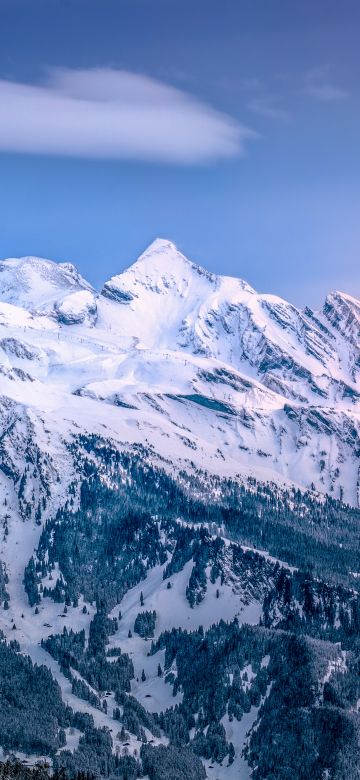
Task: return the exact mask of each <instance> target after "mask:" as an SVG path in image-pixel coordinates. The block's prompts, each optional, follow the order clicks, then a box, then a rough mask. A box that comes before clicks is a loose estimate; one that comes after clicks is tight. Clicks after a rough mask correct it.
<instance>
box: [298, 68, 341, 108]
mask: <svg viewBox="0 0 360 780" xmlns="http://www.w3.org/2000/svg"><path fill="white" fill-rule="evenodd" d="M330 71H331V68H330V65H329V64H326V65H318V66H316V67H315V68H311V69H310V70H308V71H307V73H305V75H304V85H303V87H302V90H301V91H302V92H303V93H304V94H305V95H308V96H309V97H312V98H314V99H315V100H320V101H322V102H324V103H331V102H333V101H337V100H346V99H347V98H348V97H349V93H348V92H347V91H346V90H345V89H342V88H341V87H338V86H336V85H335V84H333V83H332V79H331V75H330ZM329 76H330V78H329ZM330 79H331V80H330Z"/></svg>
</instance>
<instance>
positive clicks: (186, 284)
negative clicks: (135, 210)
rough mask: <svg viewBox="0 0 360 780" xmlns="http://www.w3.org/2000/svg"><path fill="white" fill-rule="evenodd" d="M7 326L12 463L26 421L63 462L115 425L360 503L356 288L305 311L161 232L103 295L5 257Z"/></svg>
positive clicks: (60, 269)
mask: <svg viewBox="0 0 360 780" xmlns="http://www.w3.org/2000/svg"><path fill="white" fill-rule="evenodd" d="M0 329H1V330H0V349H1V351H0V360H1V363H0V366H1V377H2V378H1V388H2V393H1V394H2V421H3V423H2V424H3V426H4V427H3V438H2V443H3V445H2V446H3V452H4V457H5V458H6V457H8V454H7V453H9V452H13V448H14V447H16V445H15V443H14V442H12V443H11V442H10V439H11V437H15V431H16V429H17V428H18V427H19V425H20V423H19V420H23V421H24V422H23V423H22V425H23V426H24V425H25V426H26V427H27V429H28V428H29V427H30V428H31V430H32V439H33V441H36V443H37V446H39V448H40V450H42V449H43V448H44V446H45V442H46V441H47V439H49V446H50V447H53V442H54V441H55V439H54V436H56V437H57V439H56V442H57V443H56V448H55V449H56V453H54V458H55V461H56V458H57V457H58V458H59V459H60V462H62V459H63V457H66V454H65V455H64V454H63V448H64V447H65V450H66V442H68V441H71V438H72V436H73V434H74V431H77V432H79V431H80V430H81V431H83V432H85V433H99V432H101V434H104V432H106V436H108V437H109V438H110V439H112V440H114V441H116V442H119V443H122V444H124V443H126V442H127V443H129V444H134V443H142V444H146V446H150V447H151V448H152V449H153V451H154V453H156V454H157V455H159V456H161V457H165V458H167V459H169V460H170V461H171V462H172V463H173V464H174V465H175V466H176V467H181V468H183V467H185V468H190V464H191V463H195V464H196V465H197V466H199V467H201V468H205V469H208V470H209V471H210V472H212V473H218V474H220V473H221V474H223V475H234V474H246V475H248V474H253V475H255V476H257V477H258V478H260V479H264V480H266V479H271V480H274V481H275V482H279V483H283V482H287V481H292V482H294V483H296V484H297V485H299V486H301V487H303V488H309V487H311V486H312V487H315V488H316V490H319V491H321V492H328V493H330V494H331V495H332V496H334V497H340V498H343V499H344V500H346V501H348V502H350V503H351V504H353V505H355V506H356V505H358V503H359V453H360V416H359V415H360V338H359V332H360V302H359V301H357V300H356V299H354V298H352V297H351V296H349V295H346V294H344V293H339V292H337V293H333V294H330V295H329V296H328V297H327V299H326V301H325V304H324V307H323V310H322V311H321V312H313V311H311V310H310V309H308V308H306V309H305V310H304V311H302V310H299V309H297V308H296V307H295V306H293V305H292V304H290V303H287V302H286V301H284V300H283V299H281V298H278V297H276V296H274V295H264V294H258V293H256V292H255V290H253V289H252V288H251V287H250V286H249V285H248V284H247V283H246V282H244V281H242V280H239V279H233V278H230V277H222V276H217V275H215V274H212V273H209V272H208V271H206V270H205V269H203V268H201V267H200V266H197V265H196V264H194V263H192V262H191V261H189V260H188V259H187V258H185V257H184V256H183V255H182V254H181V253H180V252H179V251H178V250H177V249H176V247H175V246H174V245H173V244H172V243H171V242H168V241H164V240H161V239H157V240H156V241H154V242H153V244H151V246H150V247H149V248H148V249H147V250H146V251H145V252H144V254H143V255H141V257H140V258H139V259H138V260H137V261H136V262H135V263H134V264H133V265H131V266H130V267H129V268H128V269H127V270H125V271H124V272H122V273H120V274H119V275H117V276H114V277H112V279H110V280H109V281H108V282H106V283H105V284H104V286H103V289H102V291H101V292H100V293H97V292H96V291H95V290H94V289H93V288H92V287H91V285H90V284H88V283H87V282H86V281H85V280H84V279H83V278H82V277H81V276H80V274H79V273H78V272H77V271H76V269H75V268H74V267H73V266H72V265H70V264H67V263H63V264H56V263H53V262H51V261H48V260H40V259H37V258H23V259H21V260H13V259H11V260H5V261H3V262H2V263H1V265H0ZM10 421H14V427H11V425H10V429H9V422H10ZM35 430H36V436H35V439H34V435H33V432H34V431H35ZM7 431H8V432H7ZM9 431H10V432H9ZM46 431H48V433H46ZM53 434H54V436H53ZM65 450H64V452H65ZM22 454H23V453H22V451H21V448H20V449H19V450H18V452H17V454H16V455H15V454H14V458H15V459H16V461H17V463H18V468H19V470H20V471H21V469H23V468H24V465H21V458H22ZM67 478H68V479H69V481H70V480H71V475H70V474H68V475H67Z"/></svg>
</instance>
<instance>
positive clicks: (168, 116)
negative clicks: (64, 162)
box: [0, 69, 255, 164]
mask: <svg viewBox="0 0 360 780" xmlns="http://www.w3.org/2000/svg"><path fill="white" fill-rule="evenodd" d="M0 107H1V123H0V149H1V150H2V151H10V152H26V153H33V154H51V155H66V156H79V157H90V158H91V157H93V158H103V159H106V158H107V159H139V160H154V161H159V162H173V163H179V164H193V163H204V162H207V161H211V160H216V159H219V158H227V157H233V156H236V155H239V154H242V153H243V152H244V142H245V141H246V140H247V139H250V138H251V137H253V136H254V135H255V133H253V131H251V130H250V129H248V128H246V127H243V126H242V125H239V124H238V123H236V122H235V121H234V120H232V119H231V118H230V117H228V116H227V115H226V114H223V113H220V112H217V111H215V110H213V109H212V108H210V107H209V106H207V105H206V104H204V103H202V102H200V101H198V100H196V99H195V98H193V97H191V96H189V95H188V94H186V93H185V92H182V91H181V90H178V89H175V88H174V87H171V86H168V85H166V84H163V83H162V82H160V81H157V80H155V79H152V78H149V77H148V76H143V75H138V74H134V73H129V72H128V71H120V70H113V69H91V70H64V69H57V70H55V71H51V72H50V73H49V75H48V78H47V80H46V82H45V83H44V84H41V85H29V84H22V83H17V82H11V81H4V80H0Z"/></svg>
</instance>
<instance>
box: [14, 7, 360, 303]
mask: <svg viewBox="0 0 360 780" xmlns="http://www.w3.org/2000/svg"><path fill="white" fill-rule="evenodd" d="M359 40H360V5H359V3H358V0H342V2H341V3H339V2H338V0H336V1H335V0H316V2H314V0H291V2H289V0H31V2H30V1H29V0H0V257H2V258H4V257H17V256H24V255H38V256H42V257H48V258H51V259H54V260H58V261H69V262H73V263H74V264H75V265H76V266H77V267H78V268H79V270H80V271H81V273H82V274H83V275H84V276H85V277H86V278H87V279H89V280H90V281H91V282H92V283H93V284H94V285H95V286H97V287H100V286H101V285H102V283H103V282H104V281H105V280H106V279H107V278H109V277H110V276H112V275H113V274H115V273H119V272H120V271H121V270H122V269H123V268H125V267H126V266H128V265H129V264H130V263H132V262H133V261H134V260H135V259H136V257H137V256H138V255H139V254H140V253H141V252H142V251H143V249H144V248H145V247H146V246H147V245H148V244H149V243H150V242H151V241H152V240H153V239H154V238H155V237H157V236H159V237H162V238H168V239H170V240H172V241H174V242H175V243H176V244H177V246H178V247H179V249H180V250H181V251H182V252H184V254H185V255H187V256H188V257H189V258H191V259H192V260H194V261H195V262H199V263H200V264H201V265H204V266H205V267H206V268H208V269H209V270H211V271H214V272H217V273H222V274H228V275H234V276H239V277H241V278H244V279H246V280H247V281H248V282H249V283H250V284H251V285H252V286H253V287H255V288H256V289H258V290H259V291H261V292H271V293H275V294H278V295H282V296H283V297H285V298H287V299H288V300H291V301H293V302H294V303H295V304H297V305H300V306H303V305H305V304H309V305H310V306H312V307H314V308H319V307H321V305H322V303H323V299H324V298H325V296H326V294H327V292H328V291H329V290H332V289H340V290H344V291H346V292H349V293H351V294H353V295H357V296H359V297H360V263H359V257H360V251H359V249H360V178H359V174H360V143H359V138H360V82H359V71H360V47H359Z"/></svg>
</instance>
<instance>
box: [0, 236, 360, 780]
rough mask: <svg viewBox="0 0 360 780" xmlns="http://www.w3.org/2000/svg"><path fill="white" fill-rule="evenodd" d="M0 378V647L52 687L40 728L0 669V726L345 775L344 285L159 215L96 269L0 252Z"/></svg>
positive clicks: (351, 371) (349, 490)
mask: <svg viewBox="0 0 360 780" xmlns="http://www.w3.org/2000/svg"><path fill="white" fill-rule="evenodd" d="M0 392H1V395H0V495H1V499H2V510H1V524H2V529H3V536H2V540H1V543H0V601H1V603H2V605H3V608H2V609H1V613H0V629H1V630H2V632H3V645H4V646H3V651H4V653H5V648H6V652H7V653H13V655H14V658H15V657H16V660H14V658H13V660H12V661H11V664H12V666H11V668H12V669H14V676H13V680H12V685H13V686H15V689H16V690H17V689H18V688H19V685H20V683H19V684H18V683H16V682H15V681H16V680H18V679H22V675H23V671H21V670H20V667H19V664H20V663H22V661H20V659H23V657H24V656H25V655H27V656H29V659H28V662H27V663H28V664H29V667H28V668H27V672H26V674H27V675H28V679H27V682H26V684H25V683H24V690H22V689H21V697H23V699H22V700H24V701H25V698H26V696H25V693H24V691H25V690H28V689H29V685H30V683H29V680H31V685H32V686H33V688H34V690H35V689H36V691H37V687H36V686H37V685H38V683H37V681H36V680H37V678H36V675H38V674H39V672H38V669H39V668H40V669H42V666H40V667H39V664H42V665H43V666H44V667H45V669H46V673H48V670H50V672H51V681H52V682H51V685H54V686H55V687H54V692H53V694H52V695H51V703H49V702H47V705H46V706H48V707H49V716H48V717H49V718H50V720H51V723H52V724H53V725H52V728H53V737H51V739H50V737H49V739H48V740H46V739H44V737H43V735H42V736H41V737H40V736H39V733H38V732H40V731H41V728H40V726H39V725H38V726H36V723H37V716H36V717H35V720H34V723H35V726H36V728H35V731H36V729H37V733H36V734H35V735H34V734H33V733H32V731H31V729H30V731H31V733H30V734H29V735H28V736H27V739H25V738H24V737H23V736H19V735H17V736H16V737H14V736H13V735H14V734H15V733H16V734H17V731H16V729H18V731H19V734H20V732H21V733H23V731H24V725H23V724H22V725H21V729H20V727H19V720H18V715H17V714H16V715H15V714H14V713H13V709H11V708H13V707H14V702H13V697H14V694H13V689H12V698H11V697H9V692H8V690H6V691H4V690H3V689H1V690H0V694H1V695H2V696H3V702H6V707H5V711H6V712H7V713H8V715H7V718H8V722H9V719H10V716H11V719H13V721H11V722H13V725H12V731H11V735H12V736H11V735H10V736H9V735H8V733H7V731H6V728H5V725H4V724H3V722H2V720H3V719H2V718H1V716H0V745H1V746H2V748H3V750H11V751H13V752H15V754H16V755H17V756H18V757H20V758H21V759H22V760H25V758H24V756H25V755H26V760H27V761H32V760H36V759H38V758H39V757H40V756H50V758H51V761H52V762H53V765H54V766H55V767H62V766H63V767H64V768H65V770H67V771H69V772H70V773H74V772H75V771H79V770H81V771H88V772H90V774H93V775H94V776H96V777H100V776H101V777H103V776H105V777H118V778H127V779H128V780H131V778H133V777H134V778H135V777H136V776H139V775H140V776H143V777H145V776H146V777H149V778H150V780H162V778H163V777H164V778H165V777H167V778H174V779H176V778H178V777H179V778H182V777H186V778H188V780H192V779H193V778H194V780H195V778H198V777H205V774H204V773H206V776H208V777H214V778H217V779H219V780H223V778H228V780H233V779H234V778H238V780H247V778H250V777H251V778H254V780H270V778H271V780H278V779H279V780H280V779H281V780H285V778H288V777H290V776H291V777H294V776H295V777H298V778H299V780H302V779H303V780H307V779H308V778H309V777H314V778H315V779H317V778H318V780H325V778H330V779H331V778H333V780H343V778H344V779H345V778H350V777H354V778H356V777H360V767H359V765H358V759H357V758H356V755H357V752H358V751H357V748H356V745H358V743H359V734H360V726H359V716H358V701H360V680H359V674H358V669H359V668H360V667H359V663H360V662H359V659H358V637H359V627H360V604H359V600H358V582H359V577H360V574H359V569H360V566H359V563H358V561H359V534H358V523H359V520H360V514H359V504H360V468H359V467H360V301H359V300H357V299H356V298H354V297H353V296H351V295H349V294H347V293H344V292H333V293H329V294H328V296H327V298H326V300H325V302H324V305H323V307H322V309H321V310H320V311H312V310H311V309H310V308H309V307H306V308H305V309H299V308H297V307H295V306H294V305H292V304H291V303H288V302H287V301H285V300H283V299H282V298H280V297H277V296H275V295H270V294H263V293H257V292H256V291H255V290H254V289H253V288H252V287H251V286H250V285H249V284H247V282H245V281H243V280H241V279H236V278H231V277H226V276H219V275H216V274H214V273H210V272H209V271H207V270H206V269H204V268H202V267H201V266H199V265H197V264H195V263H193V262H192V261H190V260H188V259H187V258H186V257H185V256H184V255H183V254H181V252H179V251H178V249H177V248H176V247H175V245H174V244H173V243H171V242H170V241H167V240H163V239H156V240H155V241H154V242H153V243H152V244H151V245H150V246H149V247H148V248H147V249H146V250H145V252H144V253H143V254H142V255H141V256H140V257H139V258H138V260H136V262H135V263H133V264H132V265H130V266H129V267H128V268H127V269H126V270H125V271H123V272H121V273H119V274H118V275H116V276H113V277H112V278H111V279H109V280H108V281H106V282H105V283H104V285H103V288H102V289H101V291H97V290H95V289H94V288H93V286H92V285H91V284H90V283H88V282H87V281H86V280H85V279H84V278H83V277H82V276H81V275H80V273H79V272H78V271H77V269H76V268H75V266H73V265H71V264H69V263H55V262H52V261H51V260H44V259H40V258H36V257H25V258H20V259H16V258H11V259H8V260H3V261H1V262H0ZM15 640H16V641H15ZM14 642H15V643H14ZM294 643H295V644H294ZM296 643H297V644H296ZM220 646H221V648H222V650H221V653H220V654H217V652H216V648H217V647H220ZM299 658H300V659H301V662H300V664H299ZM1 663H2V660H1V654H0V666H1ZM6 663H7V664H9V663H10V662H9V660H7V661H6ZM209 669H212V672H211V673H210V677H211V678H212V677H213V676H214V678H216V682H215V679H214V680H212V681H211V684H210V682H209V680H208V676H207V673H208V670H209ZM114 670H115V671H114ZM284 670H286V674H285V672H284ZM115 672H116V673H115ZM24 674H25V672H24ZM303 674H304V675H305V677H306V680H307V681H305V678H303V676H302V675H303ZM205 680H206V682H205ZM39 685H40V683H39ZM41 685H42V683H41ZM214 686H215V687H214ZM292 686H293V687H294V690H292ZM108 689H109V690H108ZM350 691H351V693H350ZM305 694H306V695H305ZM41 696H43V689H42V693H41ZM24 697H25V698H24ZM56 697H58V698H56ZM15 699H16V697H15ZM292 700H293V702H295V704H296V707H297V709H296V713H295V714H294V712H293V711H292V710H291V707H292V706H293V705H290V703H289V702H291V701H292ZM55 701H58V703H57V705H56V707H57V709H56V712H55V711H54V706H55V705H54V704H53V702H55ZM64 702H65V703H66V707H67V710H66V711H65V709H64V711H63V709H62V707H64V706H65V705H64ZM19 706H20V705H19V701H18V700H16V701H15V707H16V708H19ZM22 706H23V709H24V708H25V710H26V707H28V708H30V709H31V706H30V704H29V703H28V702H27V703H26V707H25V705H24V704H23V705H22ZM41 706H43V704H42V705H41ZM16 712H17V710H16ZM79 713H80V714H79ZM86 718H88V720H86ZM299 718H300V720H299ZM30 721H31V718H30ZM333 721H334V722H333ZM335 721H336V722H335ZM275 722H276V723H277V724H278V725H277V726H276V725H271V727H270V726H269V724H275ZM27 723H28V720H27ZM114 723H117V727H116V729H114ZM330 723H331V724H332V725H331V728H330V726H329V724H330ZM14 724H15V726H14ZM279 724H280V725H279ZM324 724H325V725H324ZM280 726H281V728H280ZM27 728H28V726H26V729H27ZM277 728H279V729H280V731H279V733H278V731H277ZM116 732H117V733H116ZM345 732H346V735H347V736H346V737H345V736H344V734H345ZM331 734H332V737H331V738H330V736H329V735H331ZM328 739H329V741H330V742H331V740H332V747H331V749H330V746H329V744H328V742H327V740H328ZM279 744H281V748H275V746H276V745H279ZM299 744H301V745H302V748H301V750H303V752H304V753H307V761H306V762H305V759H304V760H303V765H304V767H305V768H304V769H302V768H301V766H302V764H301V762H300V764H299V763H298V749H297V748H295V745H299ZM309 745H311V750H310V749H309ZM31 756H32V757H33V758H31ZM104 756H106V761H105V758H104ZM289 756H290V758H291V760H290V759H289ZM34 757H35V758H34ZM99 757H102V758H101V759H100V758H99ZM104 762H105V763H104ZM175 764H176V765H178V766H179V767H180V769H179V774H176V771H177V770H176V771H175V769H174V765H175ZM305 764H306V766H305ZM287 771H288V772H289V774H286V772H287ZM349 772H350V774H349ZM356 772H357V773H358V774H356ZM346 773H348V774H346ZM351 773H352V774H351Z"/></svg>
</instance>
